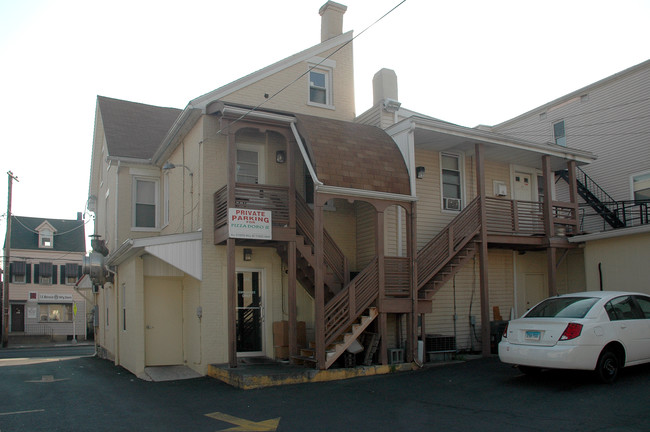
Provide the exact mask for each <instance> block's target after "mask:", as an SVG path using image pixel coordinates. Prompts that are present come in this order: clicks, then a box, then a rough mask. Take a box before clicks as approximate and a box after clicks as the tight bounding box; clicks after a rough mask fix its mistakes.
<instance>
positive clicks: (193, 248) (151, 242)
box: [106, 232, 203, 280]
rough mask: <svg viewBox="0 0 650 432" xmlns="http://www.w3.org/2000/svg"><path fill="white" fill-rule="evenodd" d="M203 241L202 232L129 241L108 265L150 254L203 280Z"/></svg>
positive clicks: (113, 256)
mask: <svg viewBox="0 0 650 432" xmlns="http://www.w3.org/2000/svg"><path fill="white" fill-rule="evenodd" d="M202 239H203V233H201V232H192V233H184V234H172V235H166V236H158V237H145V238H138V239H128V240H127V241H125V242H124V243H122V245H121V246H120V247H119V248H118V249H117V250H115V251H114V252H112V253H111V254H110V255H109V256H108V259H107V260H106V265H108V266H116V265H120V264H122V263H123V262H125V261H126V260H128V259H130V258H133V257H135V256H141V255H144V254H145V253H148V254H150V255H153V256H155V257H156V258H158V259H160V260H162V261H164V262H166V263H167V264H170V265H172V266H174V267H176V268H177V269H179V270H181V271H183V272H185V273H187V274H189V275H190V276H192V277H193V278H195V279H198V280H202V279H203V259H202V256H203V252H202V244H201V243H202Z"/></svg>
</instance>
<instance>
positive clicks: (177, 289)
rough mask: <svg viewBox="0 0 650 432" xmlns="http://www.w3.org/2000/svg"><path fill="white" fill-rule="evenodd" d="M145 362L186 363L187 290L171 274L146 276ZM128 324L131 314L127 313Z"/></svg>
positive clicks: (163, 363) (165, 364) (156, 364)
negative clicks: (166, 276)
mask: <svg viewBox="0 0 650 432" xmlns="http://www.w3.org/2000/svg"><path fill="white" fill-rule="evenodd" d="M144 314H145V315H144V319H145V336H144V338H145V364H146V365H147V366H169V365H179V364H183V291H182V285H181V282H180V281H178V280H174V279H170V278H161V277H145V278H144ZM127 326H128V317H127Z"/></svg>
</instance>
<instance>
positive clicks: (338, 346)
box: [294, 307, 379, 369]
mask: <svg viewBox="0 0 650 432" xmlns="http://www.w3.org/2000/svg"><path fill="white" fill-rule="evenodd" d="M378 315H379V312H378V311H377V308H376V307H369V308H368V309H367V310H366V313H365V314H363V315H361V316H359V317H358V318H357V319H356V320H355V321H354V322H353V323H352V324H351V325H349V326H348V327H347V328H346V330H345V332H344V333H342V334H341V335H340V336H339V337H337V338H336V340H334V341H333V342H332V343H330V344H329V345H328V346H327V348H326V354H325V356H326V357H325V369H329V367H330V366H332V364H334V362H335V361H336V360H337V359H338V358H339V357H340V356H341V355H342V354H343V353H344V352H345V351H346V350H347V349H348V348H349V347H350V345H352V343H353V342H354V341H355V340H357V339H358V338H359V337H360V336H361V335H362V334H363V332H364V331H365V330H366V329H367V328H368V326H369V325H370V324H371V323H372V322H373V321H374V320H375V318H377V316H378ZM294 360H295V361H296V362H299V363H302V364H313V365H316V349H315V348H314V346H313V344H311V346H310V347H309V348H303V349H301V350H300V355H299V356H297V357H294Z"/></svg>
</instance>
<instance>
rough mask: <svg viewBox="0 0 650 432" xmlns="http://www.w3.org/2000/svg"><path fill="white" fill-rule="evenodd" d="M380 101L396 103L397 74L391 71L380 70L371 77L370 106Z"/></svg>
mask: <svg viewBox="0 0 650 432" xmlns="http://www.w3.org/2000/svg"><path fill="white" fill-rule="evenodd" d="M382 100H391V101H398V100H399V98H398V97H397V74H396V73H395V71H394V70H392V69H386V68H384V69H381V70H380V71H379V72H377V73H376V74H375V76H374V77H372V104H373V105H377V103H379V102H381V101H382Z"/></svg>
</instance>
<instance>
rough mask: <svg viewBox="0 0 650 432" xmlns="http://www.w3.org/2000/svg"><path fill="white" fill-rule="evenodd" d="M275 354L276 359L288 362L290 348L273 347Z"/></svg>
mask: <svg viewBox="0 0 650 432" xmlns="http://www.w3.org/2000/svg"><path fill="white" fill-rule="evenodd" d="M273 352H274V354H275V358H276V359H278V360H288V359H289V347H288V346H276V347H273Z"/></svg>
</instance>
